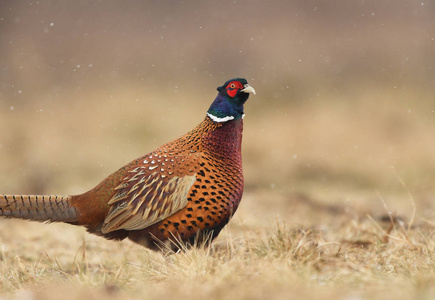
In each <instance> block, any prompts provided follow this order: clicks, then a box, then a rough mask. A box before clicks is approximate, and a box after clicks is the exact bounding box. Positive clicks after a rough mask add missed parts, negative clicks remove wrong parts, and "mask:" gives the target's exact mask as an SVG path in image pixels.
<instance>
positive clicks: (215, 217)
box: [0, 78, 255, 248]
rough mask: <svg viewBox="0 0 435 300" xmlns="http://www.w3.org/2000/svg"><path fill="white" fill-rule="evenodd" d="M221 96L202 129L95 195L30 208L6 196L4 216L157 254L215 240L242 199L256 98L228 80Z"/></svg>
mask: <svg viewBox="0 0 435 300" xmlns="http://www.w3.org/2000/svg"><path fill="white" fill-rule="evenodd" d="M218 91H219V93H218V95H217V97H216V99H215V100H214V102H213V103H212V105H211V106H210V108H209V110H208V112H207V116H206V117H205V118H204V120H203V121H202V122H201V123H200V124H199V125H198V126H197V127H195V128H194V129H193V130H191V131H190V132H188V133H187V134H185V135H184V136H182V137H180V138H178V139H176V140H174V141H172V142H169V143H167V144H165V145H163V146H161V147H159V148H157V149H156V150H154V151H153V152H151V153H149V154H147V155H145V156H143V157H140V158H138V159H136V160H134V161H132V162H130V163H129V164H127V165H126V166H124V167H123V168H121V169H119V170H118V171H117V172H115V173H113V174H112V175H110V176H109V177H107V178H106V179H105V180H103V181H102V182H101V183H100V184H99V185H97V186H96V187H95V188H94V189H92V190H90V191H88V192H86V193H84V194H81V195H74V196H62V197H58V198H55V197H57V196H25V197H24V198H26V197H29V198H28V199H29V200H28V201H27V202H25V201H21V202H20V197H23V196H7V195H3V196H0V215H3V216H7V217H15V218H22V219H29V220H37V221H55V222H66V223H70V224H75V225H83V226H86V227H87V229H88V231H89V232H91V233H94V234H98V235H101V236H104V237H106V238H108V239H124V238H127V237H128V238H129V239H131V240H133V241H135V242H137V243H139V244H142V245H144V246H147V247H150V248H156V247H158V246H159V245H160V243H169V244H170V245H172V246H173V247H175V248H177V247H180V246H181V245H180V243H181V244H185V243H190V244H192V243H200V242H202V241H204V240H205V239H204V238H205V237H210V238H211V240H212V239H213V238H214V237H216V236H217V235H218V234H219V232H220V230H221V229H222V228H223V227H224V226H225V225H226V224H227V223H228V221H229V220H230V218H231V216H232V215H233V214H234V212H235V211H236V209H237V207H238V206H239V203H240V200H241V198H242V193H243V172H242V157H241V143H242V131H243V116H244V111H243V105H244V103H245V102H246V100H247V99H248V97H249V93H255V91H254V89H253V88H252V87H250V86H249V85H248V83H247V81H246V80H245V79H242V78H236V79H232V80H229V81H227V82H226V83H225V84H224V85H223V86H221V87H219V88H218ZM38 197H39V198H38ZM46 199H59V201H57V200H55V201H51V200H50V201H46ZM56 201H57V202H56ZM56 203H57V204H56Z"/></svg>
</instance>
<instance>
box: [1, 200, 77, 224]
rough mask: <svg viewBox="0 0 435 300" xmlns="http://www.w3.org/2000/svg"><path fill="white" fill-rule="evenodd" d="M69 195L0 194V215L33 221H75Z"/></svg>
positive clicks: (75, 217) (74, 210) (75, 213)
mask: <svg viewBox="0 0 435 300" xmlns="http://www.w3.org/2000/svg"><path fill="white" fill-rule="evenodd" d="M71 198H72V197H71V196H54V195H48V196H47V195H43V196H40V195H0V216H4V217H9V218H18V219H25V220H34V221H40V222H44V221H48V222H66V223H76V222H77V221H78V216H77V210H76V208H75V207H73V206H71V202H70V200H71Z"/></svg>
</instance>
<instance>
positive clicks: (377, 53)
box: [0, 0, 435, 300]
mask: <svg viewBox="0 0 435 300" xmlns="http://www.w3.org/2000/svg"><path fill="white" fill-rule="evenodd" d="M390 2H391V1H390ZM390 2H389V1H376V0H368V1H367V0H366V1H352V2H349V1H347V0H337V1H334V2H325V1H317V0H313V1H306V0H295V1H286V0H281V1H274V2H266V1H244V0H241V1H222V2H220V4H219V5H216V1H201V2H199V1H178V2H174V1H158V2H155V1H154V2H153V1H135V0H131V1H122V2H121V1H112V0H105V1H95V2H94V3H92V4H90V3H91V2H90V1H87V0H76V1H51V0H40V1H36V2H34V1H8V0H5V1H2V2H1V3H0V193H2V194H3V193H4V194H77V193H82V192H85V191H87V190H89V189H91V188H93V187H94V186H95V185H96V184H98V183H99V182H100V181H101V180H102V179H104V178H105V177H106V176H107V175H109V174H110V173H112V172H114V171H116V170H117V169H118V168H119V167H121V166H123V165H124V164H126V163H128V162H129V161H131V160H132V159H135V158H137V157H139V156H141V155H144V154H146V153H147V152H149V151H151V150H153V149H155V148H156V147H158V146H159V145H161V144H163V143H165V142H168V141H170V140H172V139H174V138H176V137H178V136H180V135H182V134H184V133H185V132H187V131H188V130H190V129H191V128H193V127H194V126H196V125H197V124H198V123H199V122H200V121H201V120H202V119H203V117H204V116H205V112H206V110H207V109H208V107H209V105H210V103H211V101H212V100H213V99H214V97H215V95H216V91H215V88H216V87H217V86H218V85H221V84H222V83H223V82H225V81H226V80H228V79H230V78H232V77H235V76H244V77H246V78H247V79H248V81H249V83H250V84H251V85H252V86H253V87H254V88H255V89H256V91H257V95H256V96H255V97H251V98H250V99H249V101H248V102H247V104H246V107H245V113H246V117H245V119H244V133H243V165H244V175H245V192H244V196H243V199H242V202H241V205H240V207H239V210H238V211H237V212H236V214H235V216H234V218H233V219H232V220H231V222H230V223H229V225H228V226H227V227H226V228H225V229H224V230H223V232H222V233H221V235H220V236H219V237H218V238H217V239H216V241H215V242H214V243H213V245H212V247H211V248H207V249H189V250H187V251H184V252H181V253H177V254H171V253H165V254H164V253H160V252H152V251H150V250H147V249H145V248H142V247H140V246H137V245H135V244H133V243H131V242H129V241H123V242H112V241H107V240H104V239H102V238H99V237H96V236H92V235H89V234H87V233H86V232H85V230H84V229H83V228H78V227H73V226H69V225H65V224H39V223H30V222H25V221H17V220H7V219H0V251H1V257H0V299H59V295H61V296H62V298H63V299H102V298H103V299H106V298H108V299H110V298H113V299H137V298H144V299H163V298H177V299H191V300H193V299H204V298H207V299H265V298H269V299H296V298H301V299H346V300H353V299H434V298H435V239H434V236H433V233H434V232H435V139H434V132H435V104H434V103H435V102H434V97H433V82H434V81H435V59H434V55H433V53H434V52H435V36H434V34H433V30H432V28H435V27H434V26H435V9H434V8H433V6H434V5H433V4H432V3H431V2H428V1H413V0H412V1H409V0H395V1H394V3H392V2H391V3H390ZM126 3H128V5H127V4H126ZM271 3H272V4H271Z"/></svg>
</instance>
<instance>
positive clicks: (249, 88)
mask: <svg viewBox="0 0 435 300" xmlns="http://www.w3.org/2000/svg"><path fill="white" fill-rule="evenodd" d="M243 87H244V89H243V90H240V91H241V92H244V93H250V94H254V95H255V90H254V88H253V87H252V86H250V85H249V84H245V85H244V86H243Z"/></svg>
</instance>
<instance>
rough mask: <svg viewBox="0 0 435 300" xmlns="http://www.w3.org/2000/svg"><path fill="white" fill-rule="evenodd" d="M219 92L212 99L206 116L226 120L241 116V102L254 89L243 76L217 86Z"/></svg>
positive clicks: (246, 98)
mask: <svg viewBox="0 0 435 300" xmlns="http://www.w3.org/2000/svg"><path fill="white" fill-rule="evenodd" d="M217 90H218V92H219V94H218V95H217V96H216V99H215V100H214V101H213V103H212V105H211V106H210V108H209V110H208V111H207V116H209V117H210V119H212V120H213V121H215V122H226V121H230V120H237V119H240V118H243V116H244V112H243V104H244V103H245V102H246V100H248V98H249V94H250V93H252V94H254V95H255V90H254V88H253V87H251V86H250V85H249V84H248V81H247V80H246V79H244V78H234V79H230V80H228V81H227V82H225V84H224V85H222V86H220V87H218V88H217Z"/></svg>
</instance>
